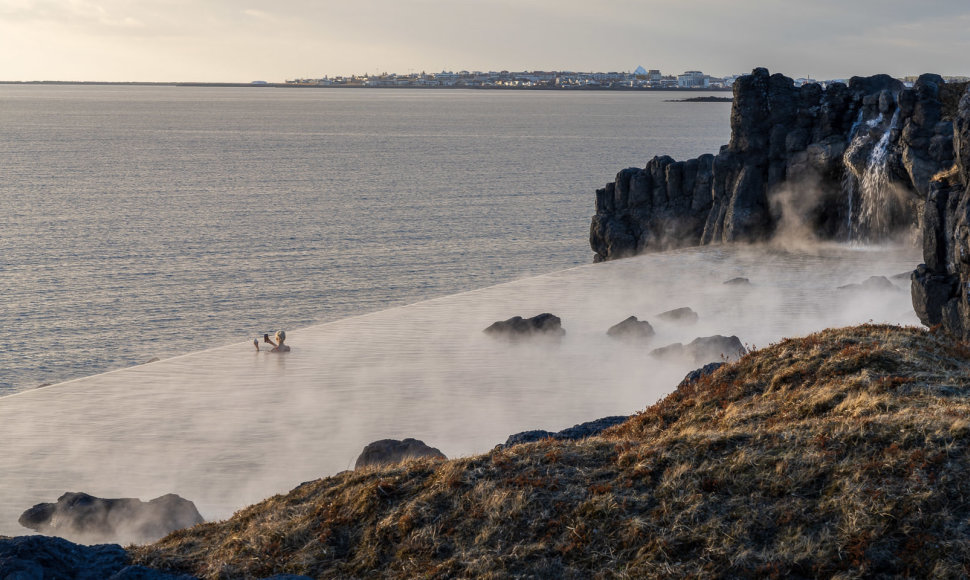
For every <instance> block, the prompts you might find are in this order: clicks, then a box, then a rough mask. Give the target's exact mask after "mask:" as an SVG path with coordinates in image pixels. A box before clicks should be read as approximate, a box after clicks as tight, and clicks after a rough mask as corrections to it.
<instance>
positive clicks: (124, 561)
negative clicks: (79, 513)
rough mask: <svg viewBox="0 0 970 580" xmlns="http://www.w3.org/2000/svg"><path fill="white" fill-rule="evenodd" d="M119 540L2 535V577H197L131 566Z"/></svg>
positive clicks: (182, 579) (152, 579) (58, 579)
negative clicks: (79, 540)
mask: <svg viewBox="0 0 970 580" xmlns="http://www.w3.org/2000/svg"><path fill="white" fill-rule="evenodd" d="M129 560H130V559H129V557H128V553H127V552H126V551H125V550H124V549H123V548H122V547H121V546H119V545H117V544H100V545H96V546H83V545H80V544H75V543H73V542H69V541H67V540H65V539H63V538H56V537H48V536H18V537H15V538H4V537H0V580H34V579H36V580H44V579H53V580H61V579H63V580H69V579H70V580H195V577H194V576H189V575H185V574H170V573H167V572H161V571H159V570H152V569H150V568H146V567H144V566H129V565H128V562H129Z"/></svg>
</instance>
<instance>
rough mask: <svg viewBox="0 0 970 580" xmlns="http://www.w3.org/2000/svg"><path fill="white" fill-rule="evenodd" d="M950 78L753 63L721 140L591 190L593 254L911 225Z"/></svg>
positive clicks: (948, 133) (860, 234)
mask: <svg viewBox="0 0 970 580" xmlns="http://www.w3.org/2000/svg"><path fill="white" fill-rule="evenodd" d="M959 89H960V87H959V85H957V86H953V85H949V86H948V85H946V83H944V82H943V79H942V78H941V77H940V76H938V75H929V74H928V75H923V76H921V77H920V78H919V80H918V81H917V82H916V83H915V85H914V86H913V88H911V89H910V88H905V87H904V86H903V84H902V83H901V82H899V81H897V80H895V79H893V78H891V77H889V76H887V75H876V76H872V77H853V78H852V79H851V80H850V81H849V84H848V86H847V85H845V84H842V83H832V84H829V85H828V86H827V87H826V88H824V89H823V88H822V87H821V86H820V85H818V84H808V85H803V86H801V87H796V86H795V85H794V82H793V81H792V79H790V78H788V77H785V76H783V75H780V74H774V75H769V73H768V71H767V70H766V69H763V68H758V69H755V70H754V71H753V72H752V73H751V74H750V75H747V76H743V77H741V78H739V79H738V80H737V81H736V82H735V84H734V105H733V108H732V112H731V141H730V143H729V144H727V145H725V146H723V147H721V150H720V152H719V153H718V154H717V155H716V156H715V155H701V156H700V157H698V158H696V159H691V160H688V161H674V160H673V159H671V158H670V157H666V156H663V157H654V158H653V159H651V160H650V161H649V162H647V164H646V167H645V168H643V169H640V168H629V169H624V170H622V171H620V172H619V173H618V174H617V176H616V179H615V180H614V181H613V182H612V183H608V184H607V185H606V187H605V188H603V189H600V190H597V192H596V215H594V216H593V218H592V223H591V224H590V245H591V247H592V249H593V251H594V252H595V253H596V255H595V258H594V259H595V261H602V260H609V259H614V258H622V257H625V256H631V255H634V254H638V253H642V252H647V251H657V250H665V249H670V248H676V247H685V246H693V245H699V244H712V243H721V242H732V241H760V240H764V239H767V238H769V237H771V236H772V235H775V234H778V233H781V232H791V231H793V232H795V233H797V234H798V235H802V236H805V235H807V236H816V237H820V238H825V239H862V240H866V239H878V238H882V237H886V236H889V235H892V234H893V233H895V232H897V231H898V230H900V229H908V228H912V227H914V226H916V225H917V223H918V221H919V216H920V211H921V207H922V204H923V200H924V198H925V196H926V194H927V193H928V192H929V188H930V181H931V177H932V176H933V175H934V174H936V173H937V172H938V171H940V170H941V169H946V168H949V167H950V166H951V165H952V163H953V155H954V154H953V146H952V136H953V123H952V121H951V120H950V119H948V118H947V115H946V114H945V110H944V106H943V103H944V102H946V101H947V100H948V99H950V98H952V94H953V92H954V91H955V90H959Z"/></svg>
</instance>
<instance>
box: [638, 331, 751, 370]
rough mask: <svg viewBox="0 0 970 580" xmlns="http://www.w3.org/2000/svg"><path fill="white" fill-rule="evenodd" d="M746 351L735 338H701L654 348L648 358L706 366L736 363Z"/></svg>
mask: <svg viewBox="0 0 970 580" xmlns="http://www.w3.org/2000/svg"><path fill="white" fill-rule="evenodd" d="M747 352H748V349H746V348H744V344H742V343H741V339H739V338H738V337H736V336H721V335H720V334H715V335H714V336H701V337H698V338H695V339H694V340H692V341H691V342H690V343H689V344H686V345H685V344H681V343H679V342H675V343H673V344H668V345H667V346H664V347H660V348H655V349H653V350H652V351H650V356H653V357H655V358H683V359H687V360H689V361H692V362H693V363H694V364H698V365H706V364H707V363H711V362H716V361H736V360H738V359H739V358H741V356H743V355H744V354H745V353H747Z"/></svg>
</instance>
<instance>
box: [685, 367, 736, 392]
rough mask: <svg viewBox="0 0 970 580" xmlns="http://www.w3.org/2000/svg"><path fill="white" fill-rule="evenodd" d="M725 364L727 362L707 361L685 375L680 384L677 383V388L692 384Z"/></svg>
mask: <svg viewBox="0 0 970 580" xmlns="http://www.w3.org/2000/svg"><path fill="white" fill-rule="evenodd" d="M725 364H726V363H724V362H712V363H707V364H706V365H704V366H702V367H700V368H697V369H694V370H692V371H691V372H689V373H687V375H686V376H685V377H684V380H682V381H680V384H679V385H677V388H678V389H679V388H680V387H683V386H686V385H692V384H694V383H696V382H697V381H699V380H701V378H702V377H706V376H710V375H712V374H714V371H716V370H717V369H719V368H721V367H723V366H724V365H725Z"/></svg>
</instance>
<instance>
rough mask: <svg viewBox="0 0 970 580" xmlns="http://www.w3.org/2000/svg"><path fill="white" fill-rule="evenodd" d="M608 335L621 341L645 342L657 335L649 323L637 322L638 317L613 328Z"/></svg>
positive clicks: (630, 318) (628, 319)
mask: <svg viewBox="0 0 970 580" xmlns="http://www.w3.org/2000/svg"><path fill="white" fill-rule="evenodd" d="M606 334H607V335H609V336H612V337H613V338H618V339H621V340H630V341H644V340H650V338H652V337H653V335H654V334H656V333H655V332H654V330H653V327H652V326H650V323H649V322H647V321H646V320H637V317H636V316H631V317H629V318H627V319H626V320H624V321H623V322H620V323H617V324H614V325H613V326H611V327H610V329H609V330H607V331H606Z"/></svg>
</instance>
